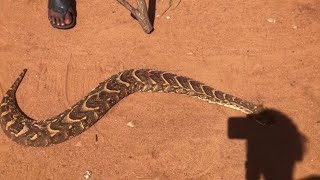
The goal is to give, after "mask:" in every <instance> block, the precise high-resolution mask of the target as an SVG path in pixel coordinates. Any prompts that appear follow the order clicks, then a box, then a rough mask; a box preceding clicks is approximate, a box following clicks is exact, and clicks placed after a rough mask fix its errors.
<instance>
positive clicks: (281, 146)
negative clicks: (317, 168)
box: [228, 109, 306, 180]
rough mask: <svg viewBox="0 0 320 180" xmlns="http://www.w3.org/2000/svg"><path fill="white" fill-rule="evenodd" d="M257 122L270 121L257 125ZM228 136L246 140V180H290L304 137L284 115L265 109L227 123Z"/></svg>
mask: <svg viewBox="0 0 320 180" xmlns="http://www.w3.org/2000/svg"><path fill="white" fill-rule="evenodd" d="M255 120H259V121H260V122H274V124H273V125H271V126H269V125H261V124H259V123H257V122H256V121H255ZM228 137H229V138H230V139H245V140H246V141H247V161H246V163H245V167H246V179H247V180H258V179H260V177H261V176H263V177H264V179H265V180H278V179H279V180H292V179H293V170H294V166H295V163H296V162H298V161H302V159H303V155H304V150H305V142H306V138H305V137H304V135H303V134H302V133H301V132H299V130H298V128H297V127H296V126H295V124H294V123H293V122H292V120H291V119H290V118H289V117H288V116H286V115H285V114H284V113H282V112H280V111H277V110H274V109H266V110H264V111H262V112H260V113H258V114H255V115H248V116H247V117H244V118H243V117H233V118H229V120H228Z"/></svg>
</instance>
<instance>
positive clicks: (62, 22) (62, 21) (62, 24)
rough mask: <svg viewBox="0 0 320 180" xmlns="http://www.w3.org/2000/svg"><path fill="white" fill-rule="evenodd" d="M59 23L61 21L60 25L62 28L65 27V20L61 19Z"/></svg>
mask: <svg viewBox="0 0 320 180" xmlns="http://www.w3.org/2000/svg"><path fill="white" fill-rule="evenodd" d="M59 21H60V25H61V26H64V25H65V23H64V19H62V18H60V19H59Z"/></svg>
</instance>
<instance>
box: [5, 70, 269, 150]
mask: <svg viewBox="0 0 320 180" xmlns="http://www.w3.org/2000/svg"><path fill="white" fill-rule="evenodd" d="M26 71H27V70H26V69H25V70H23V72H22V73H21V74H20V76H19V77H18V78H17V80H16V81H15V82H14V83H13V85H12V86H11V88H10V89H9V90H8V91H7V93H6V94H5V95H4V98H3V100H2V102H1V104H0V116H1V118H0V124H1V128H2V129H3V131H4V132H5V134H6V135H7V136H8V137H9V138H10V139H12V140H13V141H15V142H17V143H19V144H22V145H26V146H36V147H38V146H50V145H54V144H58V143H61V142H64V141H67V140H68V139H71V138H73V137H75V136H77V135H79V134H81V133H82V132H84V131H85V130H86V129H88V128H89V127H90V126H92V125H93V124H94V123H96V122H97V121H98V120H99V119H100V118H102V117H103V116H104V115H105V114H106V113H107V112H108V111H109V110H110V109H111V108H112V106H114V105H115V104H116V103H118V102H119V101H120V100H121V99H123V98H125V97H126V96H128V95H130V94H133V93H135V92H165V93H176V94H183V95H188V96H192V97H196V98H198V99H201V100H205V101H207V102H209V103H214V104H219V105H223V106H226V107H229V108H232V109H236V110H240V111H242V112H244V113H247V114H251V113H259V112H260V111H262V110H263V107H262V106H261V105H256V104H253V103H251V102H248V101H245V100H242V99H240V98H238V97H235V96H232V95H230V94H226V93H224V92H221V91H219V90H216V89H214V88H212V87H209V86H207V85H205V84H203V83H201V82H198V81H195V80H192V79H190V78H187V77H184V76H179V75H176V74H172V73H169V72H163V71H158V70H150V69H131V70H125V71H123V72H120V73H118V74H116V75H113V76H111V77H110V78H109V79H107V80H105V81H103V82H101V83H100V84H99V85H98V86H97V87H96V88H94V89H93V90H92V91H91V92H89V94H88V95H87V96H85V97H84V98H83V99H81V100H80V101H79V102H78V103H76V104H75V105H73V106H71V107H70V108H69V109H67V110H65V111H64V112H62V113H60V114H58V115H57V116H55V117H52V118H49V119H46V120H33V119H32V118H30V117H28V116H27V115H26V114H25V113H24V112H23V111H22V110H21V109H20V108H19V106H18V103H17V100H16V95H15V94H16V91H17V89H18V87H19V84H20V82H21V81H22V79H23V77H24V75H25V73H26ZM257 121H258V120H257ZM260 123H262V124H263V123H264V122H260Z"/></svg>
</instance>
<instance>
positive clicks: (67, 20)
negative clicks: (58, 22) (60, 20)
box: [64, 12, 72, 25]
mask: <svg viewBox="0 0 320 180" xmlns="http://www.w3.org/2000/svg"><path fill="white" fill-rule="evenodd" d="M71 22H72V15H71V13H70V12H68V13H67V14H66V15H65V17H64V23H65V24H67V25H68V24H71Z"/></svg>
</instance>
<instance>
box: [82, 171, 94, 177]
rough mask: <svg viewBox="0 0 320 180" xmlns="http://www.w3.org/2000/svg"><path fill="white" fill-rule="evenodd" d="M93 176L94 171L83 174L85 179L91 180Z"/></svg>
mask: <svg viewBox="0 0 320 180" xmlns="http://www.w3.org/2000/svg"><path fill="white" fill-rule="evenodd" d="M91 176H92V171H90V170H87V171H86V172H85V173H84V174H83V177H84V178H85V179H90V178H91Z"/></svg>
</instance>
